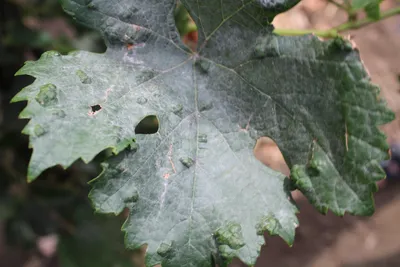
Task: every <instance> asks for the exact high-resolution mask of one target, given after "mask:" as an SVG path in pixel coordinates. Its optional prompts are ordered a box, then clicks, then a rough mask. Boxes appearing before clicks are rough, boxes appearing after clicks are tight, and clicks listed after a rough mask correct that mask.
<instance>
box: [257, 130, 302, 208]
mask: <svg viewBox="0 0 400 267" xmlns="http://www.w3.org/2000/svg"><path fill="white" fill-rule="evenodd" d="M254 156H255V157H256V159H258V160H259V161H261V163H263V164H264V165H266V166H268V167H269V168H271V169H273V170H275V171H278V172H280V173H282V174H284V175H286V176H287V177H289V175H290V169H289V167H288V165H287V164H286V161H285V159H284V157H283V155H282V152H281V150H280V149H279V147H278V145H277V144H276V143H275V141H274V140H272V139H271V138H269V137H261V138H259V139H258V140H257V143H256V146H255V147H254ZM291 194H292V198H293V199H294V200H299V199H301V198H303V196H302V194H301V192H300V191H299V190H294V191H292V193H291Z"/></svg>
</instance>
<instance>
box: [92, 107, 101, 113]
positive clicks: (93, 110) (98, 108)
mask: <svg viewBox="0 0 400 267" xmlns="http://www.w3.org/2000/svg"><path fill="white" fill-rule="evenodd" d="M90 108H91V109H92V112H93V113H96V112H98V111H100V110H101V106H100V105H94V106H90Z"/></svg>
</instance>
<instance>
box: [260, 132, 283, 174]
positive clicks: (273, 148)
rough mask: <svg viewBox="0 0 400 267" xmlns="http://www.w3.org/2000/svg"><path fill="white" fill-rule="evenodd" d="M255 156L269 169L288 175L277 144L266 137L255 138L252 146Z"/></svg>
mask: <svg viewBox="0 0 400 267" xmlns="http://www.w3.org/2000/svg"><path fill="white" fill-rule="evenodd" d="M254 155H255V157H256V158H257V159H258V160H259V161H261V162H262V163H263V164H265V165H267V166H268V167H270V168H271V169H273V170H275V171H278V172H281V173H283V174H284V175H286V176H289V174H290V170H289V167H288V166H287V165H286V162H285V159H284V158H283V155H282V153H281V150H280V149H279V147H278V145H277V144H276V143H275V142H274V140H272V139H271V138H268V137H261V138H259V139H258V140H257V143H256V146H255V148H254Z"/></svg>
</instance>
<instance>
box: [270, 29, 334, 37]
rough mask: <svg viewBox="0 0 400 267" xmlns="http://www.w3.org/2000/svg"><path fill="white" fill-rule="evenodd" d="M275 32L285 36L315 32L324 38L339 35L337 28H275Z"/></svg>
mask: <svg viewBox="0 0 400 267" xmlns="http://www.w3.org/2000/svg"><path fill="white" fill-rule="evenodd" d="M274 33H276V34H278V35H284V36H296V35H305V34H315V35H317V36H319V37H323V38H333V37H336V36H338V32H337V30H335V29H331V30H315V29H305V30H302V29H299V30H297V29H274Z"/></svg>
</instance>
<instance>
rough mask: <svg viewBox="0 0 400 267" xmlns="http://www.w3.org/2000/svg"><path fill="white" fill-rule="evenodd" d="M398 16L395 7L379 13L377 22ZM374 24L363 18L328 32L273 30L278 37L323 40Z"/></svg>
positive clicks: (398, 8)
mask: <svg viewBox="0 0 400 267" xmlns="http://www.w3.org/2000/svg"><path fill="white" fill-rule="evenodd" d="M398 14H400V7H396V8H393V9H390V10H387V11H384V12H381V16H380V19H379V20H383V19H386V18H389V17H392V16H395V15H398ZM373 22H376V20H374V19H371V18H364V19H361V20H358V21H349V22H346V23H343V24H342V25H339V26H337V27H335V28H332V29H329V30H315V29H306V30H300V29H299V30H295V29H275V30H274V33H276V34H279V35H288V36H295V35H304V34H315V35H317V36H319V37H323V38H335V37H337V36H338V35H339V33H340V32H343V31H348V30H354V29H359V28H361V27H364V26H367V25H368V24H371V23H373Z"/></svg>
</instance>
